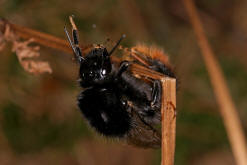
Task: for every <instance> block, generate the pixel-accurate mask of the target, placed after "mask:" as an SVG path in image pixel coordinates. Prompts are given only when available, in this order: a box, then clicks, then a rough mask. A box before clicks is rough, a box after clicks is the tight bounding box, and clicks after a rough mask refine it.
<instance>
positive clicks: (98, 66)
mask: <svg viewBox="0 0 247 165" xmlns="http://www.w3.org/2000/svg"><path fill="white" fill-rule="evenodd" d="M124 37H125V35H123V36H122V37H121V38H120V39H119V41H118V42H117V43H116V45H115V46H114V47H113V48H112V50H111V51H110V52H109V53H108V51H107V49H106V48H105V47H102V46H98V47H96V48H94V49H92V50H91V51H90V52H89V53H88V54H87V55H86V56H85V57H84V58H83V59H81V58H79V59H78V61H79V63H80V73H79V74H80V78H81V79H80V84H81V86H82V87H89V86H93V85H101V84H104V83H107V82H109V81H111V80H112V64H111V58H110V56H111V54H112V53H113V52H114V50H115V49H116V48H117V47H118V45H119V44H120V42H121V40H122V39H123V38H124Z"/></svg>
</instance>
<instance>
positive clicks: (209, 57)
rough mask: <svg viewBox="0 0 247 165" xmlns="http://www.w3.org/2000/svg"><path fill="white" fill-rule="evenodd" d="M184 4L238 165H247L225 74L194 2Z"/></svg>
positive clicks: (185, 1)
mask: <svg viewBox="0 0 247 165" xmlns="http://www.w3.org/2000/svg"><path fill="white" fill-rule="evenodd" d="M183 2H184V5H185V7H186V10H187V12H188V15H189V17H190V21H191V23H192V25H193V28H194V31H195V34H196V36H197V40H198V44H199V47H200V48H201V52H202V55H203V58H204V61H205V64H206V67H207V69H208V73H209V76H210V80H211V83H212V85H213V89H214V93H215V96H216V100H217V102H218V104H219V107H220V113H221V116H222V117H223V121H224V125H225V127H226V131H227V134H228V137H229V140H230V144H231V147H232V151H233V154H234V157H235V159H236V162H237V164H238V165H246V163H247V149H246V142H245V136H244V132H243V128H242V126H241V122H240V119H239V116H238V113H237V110H236V107H235V105H234V103H233V100H232V98H231V95H230V93H229V90H228V87H227V85H226V81H225V79H224V76H223V73H222V71H221V68H220V66H219V64H218V62H217V60H216V59H215V57H214V53H213V51H212V49H211V47H210V45H209V43H208V40H207V38H206V36H205V33H204V29H203V27H202V24H201V22H200V19H199V16H198V12H197V10H196V7H195V5H194V3H193V1H192V0H183Z"/></svg>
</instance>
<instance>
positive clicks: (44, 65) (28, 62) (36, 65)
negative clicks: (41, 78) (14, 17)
mask: <svg viewBox="0 0 247 165" xmlns="http://www.w3.org/2000/svg"><path fill="white" fill-rule="evenodd" d="M6 41H8V42H12V43H13V47H12V51H13V52H16V55H17V58H18V60H19V62H20V64H21V66H22V67H23V68H24V69H25V71H27V72H29V73H33V74H41V73H52V69H51V67H50V65H49V63H48V62H45V61H35V60H34V58H35V57H39V56H40V53H39V49H40V47H39V46H30V45H29V44H30V43H32V42H33V41H34V40H33V39H29V40H27V41H23V42H22V41H20V40H19V38H18V37H17V36H16V35H15V33H14V32H13V31H12V30H11V28H10V26H9V25H8V24H6V26H5V31H4V34H2V33H1V34H0V51H1V50H2V49H3V48H4V47H5V44H6Z"/></svg>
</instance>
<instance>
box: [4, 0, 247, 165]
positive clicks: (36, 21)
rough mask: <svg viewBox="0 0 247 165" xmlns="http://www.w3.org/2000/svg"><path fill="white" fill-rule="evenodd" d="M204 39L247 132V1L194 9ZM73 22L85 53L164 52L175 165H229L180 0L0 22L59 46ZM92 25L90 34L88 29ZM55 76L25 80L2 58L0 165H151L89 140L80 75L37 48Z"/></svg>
mask: <svg viewBox="0 0 247 165" xmlns="http://www.w3.org/2000/svg"><path fill="white" fill-rule="evenodd" d="M196 5H197V7H198V10H199V12H200V16H201V19H202V22H203V23H204V27H205V29H206V31H207V36H208V38H209V41H210V43H211V44H212V47H213V49H214V51H215V53H216V55H217V59H218V60H219V63H220V65H221V66H222V69H223V72H224V75H225V77H226V79H227V83H228V85H229V88H230V91H231V94H232V97H233V99H234V101H235V102H236V106H237V109H238V112H239V114H240V117H241V121H242V124H243V127H244V129H245V132H246V130H247V119H246V117H247V111H246V110H247V102H246V100H247V87H246V84H247V56H246V53H247V13H246V11H247V1H244V0H237V1H233V0H210V1H209V0H198V1H196ZM72 14H74V15H75V16H76V17H75V21H76V23H77V26H78V29H79V31H80V38H81V42H82V43H83V44H89V43H104V42H105V41H106V38H107V37H109V38H111V39H112V40H114V41H115V40H117V39H118V38H119V37H120V35H121V34H123V33H125V34H126V35H127V38H126V39H125V40H124V42H123V45H125V46H127V47H131V46H133V45H135V44H136V43H146V44H150V45H151V44H155V45H158V46H160V47H162V48H164V49H165V52H166V53H168V54H169V55H170V60H171V62H172V64H173V65H174V67H175V71H176V73H177V76H178V78H179V81H180V87H179V91H178V94H177V111H178V112H177V139H176V156H175V164H177V165H209V164H210V165H211V164H217V165H220V164H224V165H228V164H229V165H230V164H235V162H234V160H233V156H232V153H231V148H230V146H229V142H228V139H227V135H226V132H225V128H224V126H223V123H222V119H221V117H220V115H219V111H218V106H217V104H216V101H215V97H214V94H213V91H212V87H211V84H210V80H209V77H208V74H207V70H206V68H205V65H204V63H203V60H202V58H201V53H200V50H199V48H198V46H197V41H196V39H195V36H194V33H193V30H192V28H191V25H190V23H189V20H188V17H187V14H186V12H185V9H184V6H183V3H182V1H181V0H165V1H162V0H157V1H148V0H104V1H102V0H80V1H79V0H74V1H66V0H0V16H1V17H4V18H6V19H8V20H9V21H11V22H12V23H15V24H19V25H23V26H26V27H29V28H33V29H36V30H39V31H42V32H46V33H49V34H52V35H55V36H58V37H61V38H64V39H65V35H64V31H63V27H64V25H65V24H68V16H70V15H72ZM95 25H96V28H95ZM41 59H44V60H46V61H48V62H49V63H50V65H51V67H52V68H53V74H42V75H39V76H33V75H30V74H28V73H27V72H25V71H24V70H23V68H22V67H21V66H20V64H19V63H18V60H17V57H16V56H15V54H14V53H12V52H11V45H10V44H9V45H7V47H6V48H5V49H4V51H1V52H0V162H1V163H0V164H4V165H5V164H6V165H7V164H25V165H27V164H42V165H43V164H48V165H49V164H75V165H77V164H83V165H84V164H86V165H96V164H106V165H116V164H117V165H134V164H142V165H158V164H160V150H151V149H139V148H135V147H132V146H127V145H125V144H122V143H121V142H118V141H114V140H111V139H110V140H106V139H104V138H103V137H100V136H99V135H97V134H95V133H94V132H93V131H92V130H91V129H90V128H89V127H88V126H87V124H86V122H85V121H84V120H83V118H82V115H81V113H80V112H79V110H78V108H77V106H76V96H77V94H78V93H79V91H80V90H81V89H80V88H79V86H78V84H77V82H76V80H77V78H78V76H77V75H78V74H77V72H78V68H77V66H76V64H75V63H74V62H73V61H72V60H71V56H70V55H67V54H65V53H62V52H59V51H56V50H52V49H49V48H45V47H41Z"/></svg>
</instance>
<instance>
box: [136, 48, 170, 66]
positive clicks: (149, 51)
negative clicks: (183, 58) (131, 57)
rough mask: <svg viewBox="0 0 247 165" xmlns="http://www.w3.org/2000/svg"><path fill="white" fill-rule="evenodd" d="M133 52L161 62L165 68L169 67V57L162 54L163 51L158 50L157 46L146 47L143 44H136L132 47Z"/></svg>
mask: <svg viewBox="0 0 247 165" xmlns="http://www.w3.org/2000/svg"><path fill="white" fill-rule="evenodd" d="M132 49H134V50H135V51H138V52H140V53H142V54H144V55H145V56H147V57H150V58H152V59H156V60H159V61H161V62H162V63H164V64H165V65H167V66H170V63H169V57H168V55H167V54H166V53H164V51H163V49H161V48H158V47H157V46H154V45H153V46H150V47H148V46H146V45H145V44H137V45H136V46H135V47H132Z"/></svg>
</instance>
